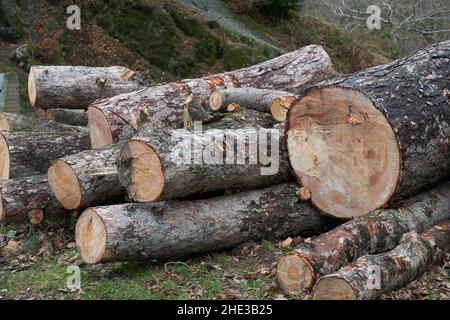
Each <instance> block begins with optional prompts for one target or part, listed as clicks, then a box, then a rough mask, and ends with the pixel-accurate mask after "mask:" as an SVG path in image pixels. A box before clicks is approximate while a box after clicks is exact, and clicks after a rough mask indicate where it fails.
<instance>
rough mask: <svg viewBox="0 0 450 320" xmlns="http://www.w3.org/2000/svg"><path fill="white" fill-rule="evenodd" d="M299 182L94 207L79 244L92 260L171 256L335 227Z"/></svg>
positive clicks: (85, 217)
mask: <svg viewBox="0 0 450 320" xmlns="http://www.w3.org/2000/svg"><path fill="white" fill-rule="evenodd" d="M296 188H298V187H297V186H296V185H295V184H292V183H288V184H282V185H277V186H271V187H269V188H266V189H260V190H253V191H247V192H242V193H238V194H234V195H231V196H221V197H216V198H210V199H206V200H198V201H181V202H179V201H169V202H162V203H153V204H121V205H116V206H106V207H96V208H89V209H87V210H86V211H85V212H84V213H83V214H82V215H81V217H80V218H79V220H78V223H77V227H76V238H77V244H78V246H79V248H80V252H81V256H82V258H83V259H84V261H86V262H88V263H98V262H106V261H123V260H167V259H178V258H182V257H186V256H189V255H193V254H198V253H202V252H208V251H216V250H221V249H225V248H230V247H233V246H236V245H238V244H240V243H243V242H245V241H250V240H254V241H257V240H261V239H276V238H283V237H287V236H289V235H297V234H302V235H307V234H316V233H317V232H321V231H323V230H324V229H325V230H326V229H328V228H330V227H331V225H332V224H333V221H332V220H329V219H326V218H324V217H321V216H320V215H319V214H318V213H317V212H316V210H314V209H313V208H312V207H311V206H310V204H309V203H307V202H302V201H299V200H298V199H297V197H296V196H295V189H296Z"/></svg>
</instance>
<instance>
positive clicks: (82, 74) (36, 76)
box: [28, 66, 146, 109]
mask: <svg viewBox="0 0 450 320" xmlns="http://www.w3.org/2000/svg"><path fill="white" fill-rule="evenodd" d="M145 85H146V83H145V81H144V80H143V79H142V77H141V75H139V74H136V73H135V72H134V71H132V70H130V69H128V68H125V67H119V66H114V67H85V66H33V67H31V69H30V75H29V79H28V93H29V96H30V103H31V105H32V106H33V107H37V108H42V109H53V108H64V109H86V108H87V107H88V105H89V104H90V103H92V102H94V101H95V100H96V99H103V98H108V97H112V96H115V95H118V94H121V93H125V92H131V91H135V90H139V89H141V88H143V87H145Z"/></svg>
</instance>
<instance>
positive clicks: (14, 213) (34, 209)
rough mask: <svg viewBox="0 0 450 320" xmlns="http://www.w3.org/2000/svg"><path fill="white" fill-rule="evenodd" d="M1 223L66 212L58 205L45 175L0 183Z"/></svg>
mask: <svg viewBox="0 0 450 320" xmlns="http://www.w3.org/2000/svg"><path fill="white" fill-rule="evenodd" d="M0 199H1V203H0V222H1V223H4V222H13V221H18V220H19V219H23V218H24V217H27V215H28V214H30V213H31V214H33V215H37V214H41V215H45V216H47V215H55V214H61V213H64V212H66V211H65V210H64V208H63V207H62V206H61V205H60V204H59V203H58V201H57V200H56V198H55V196H54V195H53V193H52V191H51V190H50V187H49V185H48V183H47V177H46V176H45V175H37V176H31V177H25V178H19V179H10V180H1V181H0Z"/></svg>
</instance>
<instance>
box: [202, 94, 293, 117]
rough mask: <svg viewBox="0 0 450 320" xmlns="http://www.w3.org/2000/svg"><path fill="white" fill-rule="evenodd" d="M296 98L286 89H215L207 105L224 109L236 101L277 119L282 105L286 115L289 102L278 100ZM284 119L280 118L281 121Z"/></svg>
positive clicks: (218, 109)
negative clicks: (283, 102) (282, 102)
mask: <svg viewBox="0 0 450 320" xmlns="http://www.w3.org/2000/svg"><path fill="white" fill-rule="evenodd" d="M296 98H297V96H295V95H294V94H292V93H290V92H286V91H276V90H271V89H256V88H236V89H226V90H217V91H214V92H213V93H212V94H211V97H210V102H209V105H210V107H211V109H212V110H214V111H226V110H227V107H228V106H229V105H230V104H233V103H236V104H238V105H239V106H242V107H245V108H250V109H254V110H257V111H260V112H266V113H271V114H272V115H274V114H275V117H277V118H276V119H277V120H278V114H280V113H281V112H283V110H280V109H281V108H283V107H284V114H285V115H286V113H287V111H288V109H289V107H290V104H286V106H285V105H284V104H283V105H282V104H280V103H279V101H282V100H283V101H284V100H289V101H291V103H292V102H293V101H294V100H295V99H296ZM283 120H285V119H282V120H281V121H283Z"/></svg>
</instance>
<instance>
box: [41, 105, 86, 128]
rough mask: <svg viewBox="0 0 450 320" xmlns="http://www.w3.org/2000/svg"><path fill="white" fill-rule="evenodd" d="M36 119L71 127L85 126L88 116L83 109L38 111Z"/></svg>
mask: <svg viewBox="0 0 450 320" xmlns="http://www.w3.org/2000/svg"><path fill="white" fill-rule="evenodd" d="M35 113H36V114H37V115H36V117H37V118H39V119H42V120H47V121H54V122H59V123H63V124H68V125H72V126H84V127H85V126H87V125H88V116H87V112H86V110H84V109H48V110H42V109H39V110H37V111H36V112H35Z"/></svg>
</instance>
